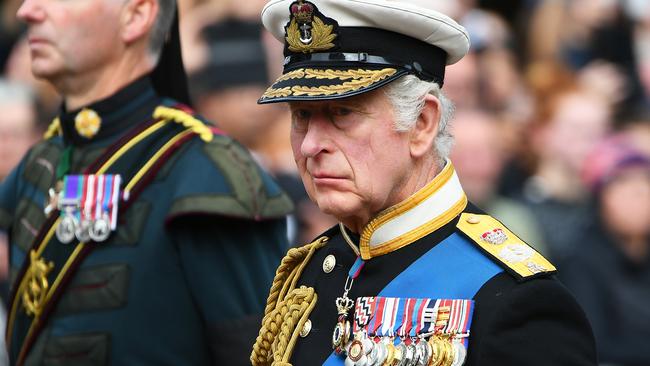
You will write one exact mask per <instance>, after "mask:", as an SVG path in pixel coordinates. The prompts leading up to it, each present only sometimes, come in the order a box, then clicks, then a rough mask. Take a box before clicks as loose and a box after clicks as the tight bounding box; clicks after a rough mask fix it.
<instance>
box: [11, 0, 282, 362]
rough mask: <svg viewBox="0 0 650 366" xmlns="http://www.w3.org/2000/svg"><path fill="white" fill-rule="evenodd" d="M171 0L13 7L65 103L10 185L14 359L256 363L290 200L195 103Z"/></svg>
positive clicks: (31, 1) (38, 1) (28, 2)
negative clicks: (252, 357)
mask: <svg viewBox="0 0 650 366" xmlns="http://www.w3.org/2000/svg"><path fill="white" fill-rule="evenodd" d="M175 8H176V4H175V2H174V0H124V1H115V0H84V1H50V0H25V1H24V2H23V3H22V6H21V7H20V9H19V11H18V17H19V18H20V19H21V20H23V21H24V22H25V23H26V24H27V27H28V37H29V45H30V51H31V60H32V65H31V66H32V71H33V72H34V74H35V75H36V76H37V77H40V78H43V79H46V80H48V81H49V82H51V83H52V84H53V85H54V86H55V87H56V88H57V89H58V91H59V92H60V93H61V94H62V95H63V97H64V103H63V106H62V107H61V112H60V114H59V116H58V117H57V118H56V119H55V120H54V122H53V123H52V124H51V126H50V128H49V130H48V133H47V135H46V138H45V140H44V141H42V142H41V143H39V144H37V145H36V146H35V147H34V148H32V149H31V150H30V151H29V152H28V153H27V155H26V156H25V157H24V159H23V160H22V162H21V163H20V164H19V166H18V167H17V168H16V169H15V170H14V171H13V173H12V174H11V175H10V176H9V177H8V178H7V179H6V181H5V182H3V184H2V186H0V228H2V229H4V230H7V231H8V232H9V240H10V246H11V248H10V256H11V274H12V279H13V287H12V290H11V292H12V295H11V303H10V307H9V311H8V313H9V318H8V329H7V335H6V336H7V343H8V349H9V353H10V358H11V364H12V365H93V366H100V365H197V366H199V365H201V366H203V365H211V364H215V365H226V364H227V365H238V364H248V363H249V361H248V353H249V350H250V345H251V344H252V342H254V340H255V336H256V334H257V330H258V324H259V317H261V314H262V311H263V305H264V298H265V295H266V289H268V286H269V284H270V283H271V280H272V278H273V273H274V270H275V267H276V266H277V264H278V263H279V260H280V258H281V257H282V254H283V252H284V250H286V246H287V239H286V227H285V226H286V225H285V215H286V214H287V213H288V211H289V210H290V209H291V204H290V201H289V200H288V198H287V197H286V196H285V195H284V193H283V192H282V191H281V190H280V189H279V188H278V187H277V186H276V184H275V183H274V182H273V181H272V179H271V178H270V177H269V176H268V175H267V174H266V173H264V172H263V171H262V170H261V169H260V168H259V167H258V166H257V165H256V164H255V163H254V162H253V160H252V159H251V157H250V156H249V154H248V153H247V152H246V151H245V150H244V149H243V148H242V147H241V146H240V145H239V144H237V143H235V142H234V141H233V140H231V139H229V138H228V137H226V136H224V135H223V133H221V132H220V131H219V130H217V129H215V128H212V127H210V126H209V125H207V124H206V123H204V122H203V121H202V120H200V119H199V118H198V117H196V116H194V115H193V113H192V111H191V109H190V108H189V107H188V106H187V105H188V104H189V101H188V98H187V90H186V86H185V74H184V72H183V68H182V62H181V58H180V44H179V42H178V25H177V24H178V20H177V17H176V15H175V14H176V10H175ZM158 60H159V62H158ZM170 98H174V99H170ZM256 314H258V317H256V316H255V315H256ZM256 318H257V319H256Z"/></svg>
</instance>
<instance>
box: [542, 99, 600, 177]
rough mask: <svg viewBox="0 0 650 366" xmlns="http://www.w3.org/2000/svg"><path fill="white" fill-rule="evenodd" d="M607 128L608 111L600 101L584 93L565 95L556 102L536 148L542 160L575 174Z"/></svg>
mask: <svg viewBox="0 0 650 366" xmlns="http://www.w3.org/2000/svg"><path fill="white" fill-rule="evenodd" d="M609 125H610V108H609V106H608V105H607V104H606V103H605V102H604V101H602V100H601V99H600V98H597V97H594V96H591V95H589V94H586V93H570V94H566V95H564V96H563V97H562V98H561V99H560V100H559V101H558V103H557V105H556V107H555V111H554V113H553V114H552V116H551V119H550V121H548V124H547V126H546V127H545V128H544V129H543V132H542V138H541V140H540V141H539V142H540V143H541V144H540V145H539V146H538V147H537V148H538V149H540V150H541V152H540V155H541V156H542V158H544V159H550V160H553V161H558V162H562V163H563V164H565V165H567V166H568V168H569V169H571V170H572V171H579V170H580V169H581V168H582V166H583V164H584V161H585V158H586V157H587V155H588V154H589V152H590V151H592V149H593V148H594V146H595V144H596V143H598V142H599V141H600V140H601V139H602V138H603V136H604V135H605V134H606V133H607V131H608V129H609Z"/></svg>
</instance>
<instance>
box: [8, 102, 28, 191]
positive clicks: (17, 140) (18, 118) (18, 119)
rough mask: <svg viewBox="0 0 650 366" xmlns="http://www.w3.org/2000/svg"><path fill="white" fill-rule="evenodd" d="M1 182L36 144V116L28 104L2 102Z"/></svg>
mask: <svg viewBox="0 0 650 366" xmlns="http://www.w3.org/2000/svg"><path fill="white" fill-rule="evenodd" d="M0 110H2V113H0V181H2V179H4V178H5V177H6V176H7V175H9V173H10V172H11V170H12V169H13V168H14V167H15V166H16V165H18V163H19V162H20V159H21V158H22V156H23V155H24V154H25V153H26V152H27V150H28V149H29V148H30V147H31V145H32V144H33V143H34V142H36V140H37V136H36V131H35V126H34V125H35V121H36V115H35V113H34V110H33V108H32V107H31V105H29V104H27V103H4V104H3V103H2V101H0Z"/></svg>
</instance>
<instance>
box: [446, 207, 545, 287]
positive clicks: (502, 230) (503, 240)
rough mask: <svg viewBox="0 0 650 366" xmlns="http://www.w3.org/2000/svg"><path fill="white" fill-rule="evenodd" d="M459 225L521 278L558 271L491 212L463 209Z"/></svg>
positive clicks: (466, 233)
mask: <svg viewBox="0 0 650 366" xmlns="http://www.w3.org/2000/svg"><path fill="white" fill-rule="evenodd" d="M457 227H458V229H460V231H462V232H463V233H464V234H465V235H466V236H467V237H468V238H469V239H471V241H472V242H473V243H475V244H476V245H478V246H479V248H481V249H482V251H483V252H485V253H486V254H487V255H489V256H490V257H491V258H492V259H493V260H495V261H496V262H497V263H499V264H500V265H501V266H503V267H504V269H505V270H506V271H508V272H509V273H510V274H512V275H513V276H514V277H515V278H516V279H517V280H518V281H524V280H526V279H529V278H533V277H536V276H538V275H539V276H541V275H547V274H552V273H555V272H556V268H555V266H553V264H551V262H549V261H548V260H547V259H546V258H544V257H543V256H542V255H541V254H539V253H538V252H537V250H535V249H534V248H532V247H531V246H529V245H528V244H526V243H525V242H524V241H523V240H521V239H519V238H518V237H517V236H516V235H515V234H513V233H512V232H511V231H510V230H508V228H506V227H505V225H503V224H502V223H501V222H499V221H498V220H496V219H495V218H493V217H491V216H489V215H478V214H471V213H463V214H461V216H460V221H458V225H457Z"/></svg>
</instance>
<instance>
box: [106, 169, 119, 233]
mask: <svg viewBox="0 0 650 366" xmlns="http://www.w3.org/2000/svg"><path fill="white" fill-rule="evenodd" d="M111 177H112V181H113V184H112V185H111V200H110V203H109V205H108V211H109V212H110V213H111V230H113V231H114V230H115V229H117V211H118V207H117V206H118V202H120V184H122V176H121V175H119V174H118V175H113V176H111Z"/></svg>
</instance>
